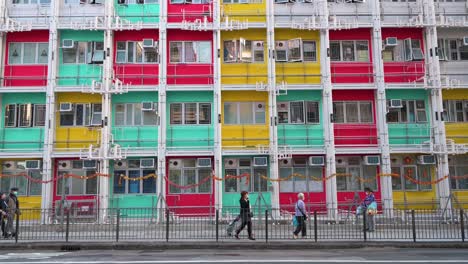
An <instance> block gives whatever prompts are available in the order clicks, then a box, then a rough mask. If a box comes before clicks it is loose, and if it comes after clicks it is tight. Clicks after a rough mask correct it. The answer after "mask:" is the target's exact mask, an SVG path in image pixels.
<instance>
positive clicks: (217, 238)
mask: <svg viewBox="0 0 468 264" xmlns="http://www.w3.org/2000/svg"><path fill="white" fill-rule="evenodd" d="M218 241H219V210H218V209H216V242H218Z"/></svg>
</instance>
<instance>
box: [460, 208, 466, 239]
mask: <svg viewBox="0 0 468 264" xmlns="http://www.w3.org/2000/svg"><path fill="white" fill-rule="evenodd" d="M460 229H461V237H462V242H465V212H464V211H463V209H460Z"/></svg>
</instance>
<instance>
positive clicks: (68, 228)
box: [65, 209, 70, 243]
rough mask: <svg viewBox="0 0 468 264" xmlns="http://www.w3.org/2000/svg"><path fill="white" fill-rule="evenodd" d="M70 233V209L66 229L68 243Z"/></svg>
mask: <svg viewBox="0 0 468 264" xmlns="http://www.w3.org/2000/svg"><path fill="white" fill-rule="evenodd" d="M69 235H70V209H69V210H67V225H66V229H65V242H67V243H68V237H69Z"/></svg>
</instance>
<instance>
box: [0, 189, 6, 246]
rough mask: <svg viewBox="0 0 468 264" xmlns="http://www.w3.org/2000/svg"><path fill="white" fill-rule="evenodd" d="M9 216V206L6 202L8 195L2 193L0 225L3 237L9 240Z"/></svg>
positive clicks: (0, 199)
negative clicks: (7, 227) (7, 221)
mask: <svg viewBox="0 0 468 264" xmlns="http://www.w3.org/2000/svg"><path fill="white" fill-rule="evenodd" d="M7 215H8V204H7V201H6V194H5V193H1V192H0V225H1V227H2V236H3V237H4V238H7V236H8V235H7V234H8V233H7V231H6V219H7Z"/></svg>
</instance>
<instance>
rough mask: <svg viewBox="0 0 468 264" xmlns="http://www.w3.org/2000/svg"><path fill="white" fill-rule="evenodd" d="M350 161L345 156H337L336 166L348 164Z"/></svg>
mask: <svg viewBox="0 0 468 264" xmlns="http://www.w3.org/2000/svg"><path fill="white" fill-rule="evenodd" d="M347 165H348V161H347V160H346V159H345V158H337V159H336V166H347Z"/></svg>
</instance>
